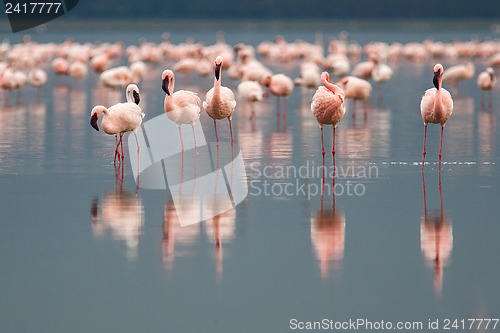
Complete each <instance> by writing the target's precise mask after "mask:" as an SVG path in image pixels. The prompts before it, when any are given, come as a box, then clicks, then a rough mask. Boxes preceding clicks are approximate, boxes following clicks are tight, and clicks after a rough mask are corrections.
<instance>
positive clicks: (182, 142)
mask: <svg viewBox="0 0 500 333" xmlns="http://www.w3.org/2000/svg"><path fill="white" fill-rule="evenodd" d="M177 128H178V129H179V138H180V139H181V150H184V141H182V132H181V125H177Z"/></svg>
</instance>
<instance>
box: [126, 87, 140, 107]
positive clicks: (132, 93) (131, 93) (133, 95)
mask: <svg viewBox="0 0 500 333" xmlns="http://www.w3.org/2000/svg"><path fill="white" fill-rule="evenodd" d="M127 100H128V101H129V102H130V101H133V102H134V103H135V104H137V105H139V102H140V101H141V98H140V96H139V87H137V85H135V84H129V85H128V86H127Z"/></svg>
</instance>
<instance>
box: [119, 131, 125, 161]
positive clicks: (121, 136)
mask: <svg viewBox="0 0 500 333" xmlns="http://www.w3.org/2000/svg"><path fill="white" fill-rule="evenodd" d="M120 146H121V147H122V164H123V160H124V159H125V154H124V153H123V134H121V133H120Z"/></svg>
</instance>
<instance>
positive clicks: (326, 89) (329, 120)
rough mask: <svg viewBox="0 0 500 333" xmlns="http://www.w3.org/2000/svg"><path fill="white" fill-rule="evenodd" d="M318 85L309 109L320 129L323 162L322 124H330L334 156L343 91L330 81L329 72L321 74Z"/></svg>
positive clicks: (342, 109) (341, 115)
mask: <svg viewBox="0 0 500 333" xmlns="http://www.w3.org/2000/svg"><path fill="white" fill-rule="evenodd" d="M321 83H323V86H320V87H319V88H318V90H316V93H315V94H314V96H313V98H312V103H311V111H312V112H313V114H314V116H315V117H316V120H317V121H318V124H319V128H320V129H321V152H322V154H323V164H324V162H325V159H324V158H325V145H324V144H323V125H325V124H326V125H332V127H333V140H332V155H333V156H334V157H335V129H336V127H337V124H338V123H339V122H340V121H341V120H342V117H344V114H345V104H344V98H345V94H344V91H343V90H342V89H341V88H340V87H339V86H337V85H335V84H333V83H331V82H330V74H328V72H323V73H322V74H321Z"/></svg>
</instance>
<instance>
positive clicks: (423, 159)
mask: <svg viewBox="0 0 500 333" xmlns="http://www.w3.org/2000/svg"><path fill="white" fill-rule="evenodd" d="M426 138H427V124H425V129H424V151H423V152H422V171H424V163H425V154H427V153H426V152H425V140H426Z"/></svg>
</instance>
